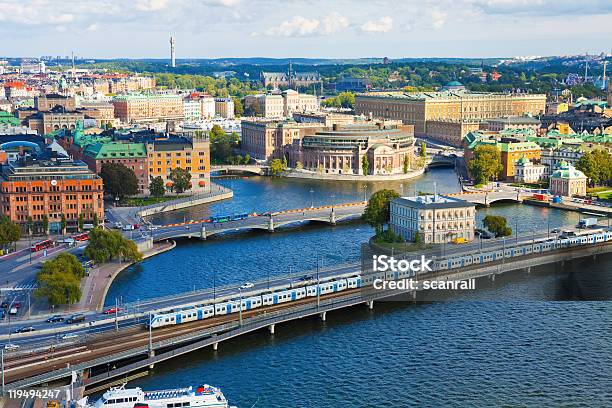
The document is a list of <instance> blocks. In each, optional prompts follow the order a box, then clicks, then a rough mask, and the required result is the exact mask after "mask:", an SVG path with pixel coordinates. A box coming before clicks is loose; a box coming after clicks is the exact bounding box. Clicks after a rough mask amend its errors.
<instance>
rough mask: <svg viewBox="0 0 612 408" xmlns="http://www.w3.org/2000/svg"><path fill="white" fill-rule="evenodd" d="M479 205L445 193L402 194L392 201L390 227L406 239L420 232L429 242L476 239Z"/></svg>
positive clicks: (408, 239)
mask: <svg viewBox="0 0 612 408" xmlns="http://www.w3.org/2000/svg"><path fill="white" fill-rule="evenodd" d="M475 217H476V208H475V205H474V204H472V203H470V202H467V201H464V200H459V199H457V198H454V197H450V196H444V195H437V194H435V195H425V196H416V197H399V198H395V199H393V200H391V203H390V220H389V227H390V228H391V230H392V231H393V232H394V233H395V234H397V235H399V236H400V237H402V238H403V239H405V240H406V241H414V240H415V237H416V234H419V235H420V236H421V238H422V239H423V241H424V242H425V243H444V242H451V241H452V240H453V239H456V238H463V239H465V240H466V241H471V240H473V239H474V228H475V227H476V220H475Z"/></svg>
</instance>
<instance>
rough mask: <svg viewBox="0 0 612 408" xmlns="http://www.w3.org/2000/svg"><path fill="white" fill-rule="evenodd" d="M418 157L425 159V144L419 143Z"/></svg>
mask: <svg viewBox="0 0 612 408" xmlns="http://www.w3.org/2000/svg"><path fill="white" fill-rule="evenodd" d="M419 155H420V156H421V157H427V145H426V144H425V142H421V146H420V148H419Z"/></svg>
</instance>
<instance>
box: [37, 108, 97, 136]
mask: <svg viewBox="0 0 612 408" xmlns="http://www.w3.org/2000/svg"><path fill="white" fill-rule="evenodd" d="M84 119H85V115H84V114H83V113H82V112H79V111H73V112H69V111H65V110H64V108H62V107H58V106H56V107H54V108H52V109H51V110H49V111H43V112H37V113H34V114H33V115H31V116H28V117H27V118H26V122H27V124H28V127H29V128H30V129H32V130H35V131H36V132H38V134H39V135H45V134H47V133H51V132H53V131H54V130H58V129H75V128H76V124H77V122H81V123H83V120H84Z"/></svg>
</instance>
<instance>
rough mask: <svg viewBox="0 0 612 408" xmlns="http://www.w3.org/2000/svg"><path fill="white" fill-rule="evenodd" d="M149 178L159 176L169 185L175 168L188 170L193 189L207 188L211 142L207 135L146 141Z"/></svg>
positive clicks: (207, 189) (202, 189)
mask: <svg viewBox="0 0 612 408" xmlns="http://www.w3.org/2000/svg"><path fill="white" fill-rule="evenodd" d="M146 149H147V155H148V161H149V163H148V174H149V180H152V179H153V178H155V177H158V176H160V177H161V178H162V179H163V180H164V184H165V185H166V187H168V188H170V187H171V186H172V181H171V180H170V179H169V178H168V176H169V175H170V172H171V171H172V170H173V169H175V168H182V169H185V170H188V171H189V172H190V173H191V189H192V190H193V191H196V192H197V191H209V190H210V144H209V141H208V138H204V137H195V136H194V137H193V138H188V137H184V136H171V137H168V138H156V139H152V140H149V141H147V142H146Z"/></svg>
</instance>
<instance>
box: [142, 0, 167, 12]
mask: <svg viewBox="0 0 612 408" xmlns="http://www.w3.org/2000/svg"><path fill="white" fill-rule="evenodd" d="M168 5H169V2H168V0H137V1H136V3H135V7H136V8H137V9H138V10H141V11H160V10H163V9H165V8H166V7H167V6H168Z"/></svg>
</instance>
